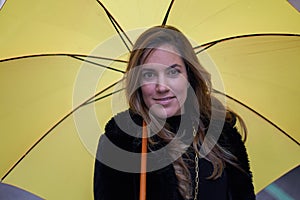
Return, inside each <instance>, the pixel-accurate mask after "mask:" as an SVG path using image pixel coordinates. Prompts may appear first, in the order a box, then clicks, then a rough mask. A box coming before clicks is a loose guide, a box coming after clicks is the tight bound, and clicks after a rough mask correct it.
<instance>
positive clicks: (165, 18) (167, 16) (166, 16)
mask: <svg viewBox="0 0 300 200" xmlns="http://www.w3.org/2000/svg"><path fill="white" fill-rule="evenodd" d="M173 4H174V0H172V1H171V2H170V5H169V7H168V10H167V12H166V14H165V17H164V20H163V22H162V25H163V26H164V25H166V24H167V21H168V18H169V14H170V12H171V9H172V7H173Z"/></svg>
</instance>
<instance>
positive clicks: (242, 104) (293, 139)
mask: <svg viewBox="0 0 300 200" xmlns="http://www.w3.org/2000/svg"><path fill="white" fill-rule="evenodd" d="M213 92H215V93H217V94H221V95H223V96H225V97H227V98H229V99H231V100H232V101H234V102H236V103H238V104H240V105H241V106H243V107H245V108H247V109H248V110H250V111H251V112H253V113H254V114H256V115H257V116H259V117H260V118H262V119H263V120H265V121H266V122H268V123H269V124H271V125H272V126H273V127H275V128H276V129H277V130H279V131H280V132H281V133H283V134H284V135H285V136H287V137H288V138H289V139H290V140H292V141H293V142H295V143H296V144H298V145H300V143H299V142H298V141H297V140H296V139H295V138H293V137H292V136H290V135H289V134H288V133H287V132H286V131H284V130H283V129H282V128H280V127H279V126H278V125H276V124H275V123H274V122H272V121H271V120H269V119H268V118H266V117H265V116H263V115H262V114H260V113H259V112H257V111H256V110H254V109H253V108H251V107H249V106H247V105H246V104H244V103H243V102H241V101H239V100H237V99H235V98H233V97H231V96H229V95H228V94H225V93H223V92H220V91H218V90H216V89H213Z"/></svg>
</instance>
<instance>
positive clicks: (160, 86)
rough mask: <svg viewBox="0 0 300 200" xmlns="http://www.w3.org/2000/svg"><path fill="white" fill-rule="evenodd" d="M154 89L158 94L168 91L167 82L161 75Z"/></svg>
mask: <svg viewBox="0 0 300 200" xmlns="http://www.w3.org/2000/svg"><path fill="white" fill-rule="evenodd" d="M155 89H156V92H159V93H164V92H168V91H169V90H170V89H169V86H168V84H167V81H166V79H165V77H164V76H163V75H161V76H159V77H158V79H157V83H156V88H155Z"/></svg>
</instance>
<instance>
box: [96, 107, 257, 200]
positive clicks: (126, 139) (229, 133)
mask: <svg viewBox="0 0 300 200" xmlns="http://www.w3.org/2000/svg"><path fill="white" fill-rule="evenodd" d="M180 119H182V118H181V117H178V116H177V117H172V118H169V119H168V121H167V122H168V123H169V124H170V125H171V126H172V127H175V128H174V129H175V130H176V131H177V130H178V129H179V128H178V126H179V124H180ZM234 123H235V122H234ZM234 123H225V124H224V128H223V132H222V134H221V136H220V137H219V140H218V143H219V144H220V145H221V146H223V147H224V148H226V149H227V150H229V151H230V152H231V153H232V154H234V155H235V156H236V157H237V158H238V161H239V166H240V167H241V168H242V169H243V170H244V171H242V170H240V169H238V168H236V167H234V166H232V165H230V164H226V167H225V170H224V172H223V174H222V176H221V177H219V178H217V179H215V180H212V179H207V177H208V176H210V175H211V172H212V165H211V163H210V162H209V161H207V160H206V159H203V158H201V159H199V162H198V166H199V195H198V199H200V200H254V199H255V194H254V188H253V184H252V174H251V172H250V168H249V161H248V156H247V152H246V149H245V146H244V143H243V142H242V140H241V136H240V134H239V133H238V132H237V130H236V128H234ZM141 124H142V118H141V117H140V116H138V115H135V114H132V113H131V112H130V111H126V112H123V113H120V114H118V115H117V116H115V117H114V118H112V119H111V120H110V121H109V122H108V123H107V125H106V128H105V134H104V135H102V136H101V138H100V141H99V145H98V151H97V159H95V169H94V198H95V200H119V199H122V200H138V199H139V184H140V182H139V178H140V175H139V173H136V172H138V169H139V166H140V160H139V159H136V158H134V157H131V156H130V155H132V153H139V152H140V151H141V139H140V138H138V137H135V136H137V135H140V134H141V132H142V130H141V127H140V126H141ZM183 129H185V130H186V131H187V132H192V129H191V126H188V125H185V126H184V127H183ZM126 133H130V134H126ZM135 134H136V135H135ZM154 137H155V136H154ZM110 144H113V145H110ZM112 146H114V147H115V146H117V147H119V148H121V150H124V152H130V154H129V156H126V155H127V154H124V155H125V156H124V155H123V154H122V153H121V154H120V153H118V149H115V148H114V147H112ZM154 148H155V147H154ZM191 149H192V148H191V147H190V148H189V149H188V152H187V155H191V157H192V158H193V156H194V155H195V154H194V152H193V151H192V150H191ZM119 155H120V156H119ZM152 159H153V160H155V161H156V162H158V163H159V162H160V161H161V159H163V158H162V156H161V155H160V156H159V157H156V158H155V156H154V158H152ZM99 160H100V161H99ZM194 165H195V164H192V165H191V167H190V173H191V177H192V181H193V180H195V167H194ZM118 166H122V168H119V167H118ZM134 168H136V169H134ZM192 184H193V186H194V183H192ZM147 200H183V198H182V197H181V195H180V193H179V190H178V188H177V179H176V176H175V172H174V168H173V165H172V164H168V165H166V166H163V167H162V168H159V169H155V170H154V171H153V170H152V171H150V172H147Z"/></svg>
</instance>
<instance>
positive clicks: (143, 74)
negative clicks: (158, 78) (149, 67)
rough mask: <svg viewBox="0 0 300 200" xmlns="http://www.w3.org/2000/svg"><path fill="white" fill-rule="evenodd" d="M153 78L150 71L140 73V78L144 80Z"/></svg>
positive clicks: (152, 73) (153, 75)
mask: <svg viewBox="0 0 300 200" xmlns="http://www.w3.org/2000/svg"><path fill="white" fill-rule="evenodd" d="M154 77H155V73H154V72H151V71H145V72H143V73H142V78H143V79H144V80H152V79H153V78H154Z"/></svg>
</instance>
